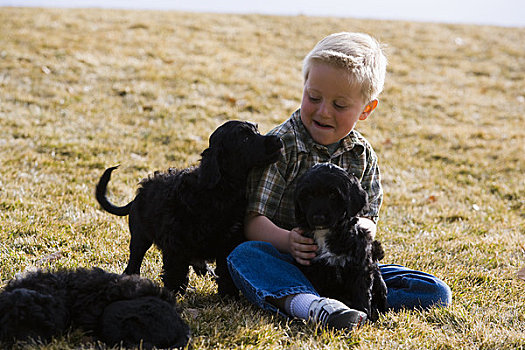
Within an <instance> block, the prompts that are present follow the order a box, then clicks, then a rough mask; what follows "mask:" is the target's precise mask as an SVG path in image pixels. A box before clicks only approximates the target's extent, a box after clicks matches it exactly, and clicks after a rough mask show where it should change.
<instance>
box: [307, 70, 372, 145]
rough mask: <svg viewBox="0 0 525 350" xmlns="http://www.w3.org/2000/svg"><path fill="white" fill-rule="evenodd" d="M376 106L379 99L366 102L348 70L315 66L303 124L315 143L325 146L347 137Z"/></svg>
mask: <svg viewBox="0 0 525 350" xmlns="http://www.w3.org/2000/svg"><path fill="white" fill-rule="evenodd" d="M376 105H377V100H373V101H371V102H370V103H368V104H366V103H365V102H364V101H363V97H362V94H361V89H360V86H359V85H357V84H351V83H350V81H349V79H348V73H347V72H346V70H344V69H341V68H337V67H334V66H331V65H328V64H324V63H316V64H313V65H312V67H311V69H310V72H309V74H308V79H307V80H306V82H305V84H304V92H303V100H302V102H301V121H302V122H303V124H304V126H305V127H306V130H308V132H309V133H310V136H312V138H313V139H314V141H315V142H317V143H319V144H321V145H325V146H326V145H330V144H332V143H336V142H338V141H339V140H341V139H342V138H343V137H345V136H346V135H348V133H349V132H350V131H352V129H353V128H354V126H355V124H356V123H357V121H358V120H365V119H366V118H367V117H368V115H369V114H370V113H371V112H372V111H373V110H374V108H375V107H376Z"/></svg>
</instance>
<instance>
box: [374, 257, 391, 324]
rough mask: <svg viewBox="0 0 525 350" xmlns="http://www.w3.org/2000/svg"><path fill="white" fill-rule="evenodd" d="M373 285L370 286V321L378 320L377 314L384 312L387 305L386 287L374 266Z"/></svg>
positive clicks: (377, 268)
mask: <svg viewBox="0 0 525 350" xmlns="http://www.w3.org/2000/svg"><path fill="white" fill-rule="evenodd" d="M373 278H374V280H373V284H372V302H371V307H372V310H371V313H372V315H371V318H370V319H371V320H372V321H376V320H377V319H378V318H379V314H380V313H382V312H386V309H387V308H388V303H387V299H386V296H387V292H388V290H387V287H386V284H385V281H384V280H383V276H381V272H380V271H379V267H377V266H376V268H375V269H374V275H373Z"/></svg>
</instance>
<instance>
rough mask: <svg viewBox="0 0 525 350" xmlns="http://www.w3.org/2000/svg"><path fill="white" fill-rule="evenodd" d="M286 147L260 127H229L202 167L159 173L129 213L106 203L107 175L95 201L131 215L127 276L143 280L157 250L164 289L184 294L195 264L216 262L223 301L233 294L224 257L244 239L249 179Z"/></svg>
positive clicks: (214, 138)
mask: <svg viewBox="0 0 525 350" xmlns="http://www.w3.org/2000/svg"><path fill="white" fill-rule="evenodd" d="M281 147H282V144H281V140H280V139H279V138H278V137H276V136H263V135H261V134H260V133H259V132H258V130H257V126H256V125H254V124H252V123H248V122H241V121H228V122H226V123H224V124H223V125H222V126H220V127H219V128H218V129H217V130H216V131H214V132H213V134H212V135H211V136H210V140H209V148H207V149H206V150H204V152H202V159H201V163H200V166H199V167H196V168H192V169H184V170H177V169H169V170H168V171H167V172H163V173H160V172H156V173H155V174H154V175H153V176H150V177H149V178H146V179H144V180H142V181H141V183H140V188H139V190H138V193H137V196H136V197H135V199H134V200H133V201H132V202H130V203H129V204H127V205H126V206H123V207H116V206H114V205H113V204H111V203H110V202H109V201H108V200H107V199H106V196H105V192H106V187H107V184H108V182H109V179H110V176H111V171H113V170H114V169H115V168H109V169H107V170H106V171H105V172H104V174H103V175H102V177H101V179H100V181H99V183H98V185H97V189H96V197H97V200H98V202H99V203H100V205H101V206H102V208H104V209H105V210H106V211H108V212H110V213H112V214H115V215H121V216H124V215H129V228H130V231H131V242H130V258H129V263H128V266H127V267H126V269H125V271H124V273H126V274H140V265H141V264H142V259H143V258H144V254H145V253H146V251H147V250H148V249H149V248H150V247H151V245H152V244H153V243H154V244H156V245H157V246H158V247H159V248H160V250H161V251H162V257H163V270H164V271H163V275H162V279H163V281H164V285H165V286H166V287H167V288H169V289H171V290H174V291H178V292H184V291H185V289H186V286H187V283H188V268H189V265H200V266H202V265H203V262H204V261H205V260H212V259H216V262H217V268H216V270H215V272H216V274H217V276H218V287H219V293H220V294H221V295H235V293H236V289H235V286H234V285H233V282H232V281H231V278H230V275H229V272H228V269H227V266H226V257H227V256H228V254H229V253H230V252H231V251H232V250H233V248H235V247H236V246H237V245H238V244H239V243H241V242H242V240H243V237H244V236H243V232H242V222H243V217H244V211H245V207H246V189H245V187H246V180H247V176H248V172H249V171H250V170H251V169H252V168H253V167H256V166H264V165H267V164H270V163H273V162H275V161H276V160H277V158H278V157H279V155H280V150H281Z"/></svg>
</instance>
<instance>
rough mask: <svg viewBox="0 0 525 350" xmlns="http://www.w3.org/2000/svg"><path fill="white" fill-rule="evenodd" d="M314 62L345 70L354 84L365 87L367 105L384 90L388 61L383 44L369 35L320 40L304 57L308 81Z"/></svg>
mask: <svg viewBox="0 0 525 350" xmlns="http://www.w3.org/2000/svg"><path fill="white" fill-rule="evenodd" d="M314 63H324V64H329V65H334V66H336V67H339V68H343V69H345V70H346V71H347V72H348V73H349V80H350V82H351V83H352V84H357V85H358V86H360V87H361V93H362V96H363V99H364V101H365V102H369V101H372V100H374V99H376V98H377V97H378V96H379V94H380V93H381V91H383V86H384V83H385V75H386V65H387V59H386V57H385V55H384V53H383V49H382V45H381V44H379V42H378V41H377V40H375V39H374V38H372V37H371V36H370V35H368V34H363V33H348V32H342V33H334V34H331V35H329V36H327V37H326V38H324V39H322V40H321V41H319V42H318V43H317V45H315V47H314V48H313V50H312V51H310V53H308V55H306V57H305V58H304V61H303V78H304V82H306V80H307V79H308V74H309V73H310V69H311V67H312V64H314Z"/></svg>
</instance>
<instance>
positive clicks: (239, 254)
mask: <svg viewBox="0 0 525 350" xmlns="http://www.w3.org/2000/svg"><path fill="white" fill-rule="evenodd" d="M228 269H229V270H230V274H231V276H232V279H233V281H234V283H235V285H236V286H237V288H239V289H240V290H241V292H242V293H243V295H244V296H245V297H246V298H247V299H248V300H249V301H250V302H252V303H253V304H255V305H257V306H259V307H261V308H263V309H266V310H271V311H274V312H279V310H278V309H277V308H276V307H275V306H273V305H272V304H270V303H268V301H267V299H268V298H275V299H278V298H281V297H284V296H287V295H292V294H298V293H310V294H315V295H319V294H318V293H317V292H316V291H315V289H314V287H313V286H312V284H311V283H310V282H309V281H308V280H307V279H306V277H305V276H304V275H303V273H302V272H301V270H299V268H298V267H297V266H296V265H294V259H293V257H292V256H291V255H290V254H282V253H280V252H279V251H278V250H277V249H275V248H274V247H273V246H272V245H271V244H270V243H266V242H258V241H248V242H244V243H242V244H241V245H239V246H238V247H237V248H235V250H234V251H233V252H232V253H231V254H230V255H229V256H228ZM380 270H381V274H382V276H383V279H384V280H385V283H386V285H387V287H388V294H387V301H388V305H389V307H390V308H391V309H393V310H400V309H402V308H406V309H415V308H422V309H426V308H429V307H431V306H433V305H437V306H447V305H448V304H450V302H451V300H452V293H451V291H450V288H449V287H448V286H447V285H446V284H445V283H444V282H443V281H441V280H439V279H438V278H436V277H434V276H432V275H429V274H427V273H424V272H420V271H415V270H410V269H408V268H406V267H403V266H400V265H380Z"/></svg>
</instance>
